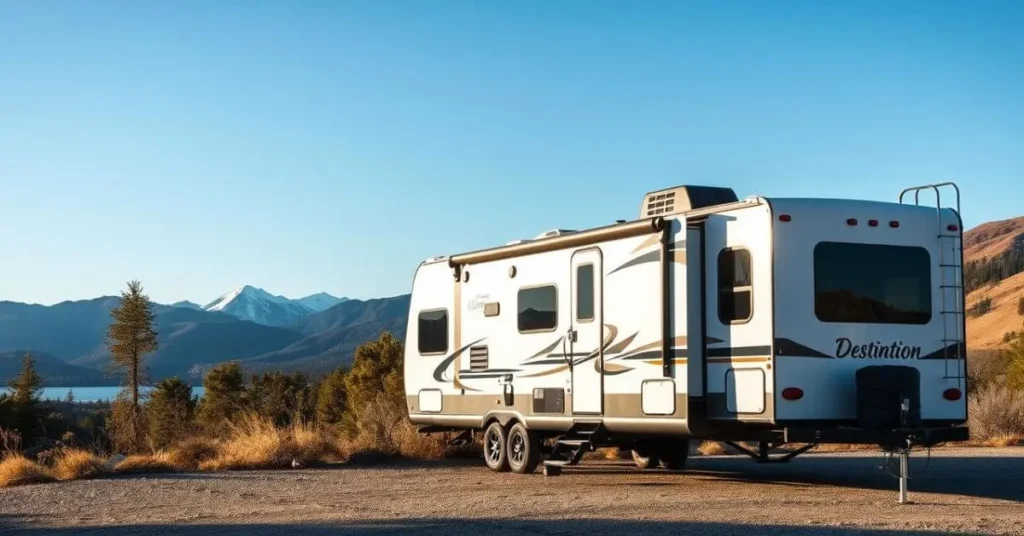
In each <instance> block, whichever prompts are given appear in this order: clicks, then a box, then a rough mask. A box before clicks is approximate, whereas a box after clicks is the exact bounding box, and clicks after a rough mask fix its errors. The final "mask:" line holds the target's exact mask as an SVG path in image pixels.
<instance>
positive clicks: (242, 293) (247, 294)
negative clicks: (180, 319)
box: [203, 285, 291, 311]
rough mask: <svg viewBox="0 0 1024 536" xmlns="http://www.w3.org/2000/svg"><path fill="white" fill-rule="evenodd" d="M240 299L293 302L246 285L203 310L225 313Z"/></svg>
mask: <svg viewBox="0 0 1024 536" xmlns="http://www.w3.org/2000/svg"><path fill="white" fill-rule="evenodd" d="M240 297H242V298H248V299H253V300H259V301H268V302H271V303H290V302H291V300H289V299H288V298H285V297H284V296H275V295H273V294H271V293H269V292H267V291H265V290H263V289H261V288H257V287H254V286H252V285H245V286H241V287H238V288H236V289H235V290H232V291H231V292H228V293H227V294H225V295H223V296H221V297H219V298H217V299H216V300H214V301H212V302H211V303H209V304H207V305H206V307H203V309H206V310H207V311H223V310H224V308H226V307H227V306H228V305H230V304H231V303H232V302H233V301H235V300H237V299H238V298H240Z"/></svg>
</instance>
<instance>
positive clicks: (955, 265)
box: [939, 264, 963, 268]
mask: <svg viewBox="0 0 1024 536" xmlns="http://www.w3.org/2000/svg"><path fill="white" fill-rule="evenodd" d="M962 267H963V265H961V264H940V265H939V268H962Z"/></svg>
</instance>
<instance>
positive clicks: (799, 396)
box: [404, 183, 968, 474]
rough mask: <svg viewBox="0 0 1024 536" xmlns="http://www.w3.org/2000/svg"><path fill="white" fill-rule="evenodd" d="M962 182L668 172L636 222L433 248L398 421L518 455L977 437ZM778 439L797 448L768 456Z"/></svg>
mask: <svg viewBox="0 0 1024 536" xmlns="http://www.w3.org/2000/svg"><path fill="white" fill-rule="evenodd" d="M950 187H951V188H952V189H953V191H954V192H955V208H953V207H949V208H946V207H944V206H943V203H942V202H941V193H942V192H948V191H949V190H948V189H949V188H950ZM923 194H924V198H925V199H926V200H931V199H933V198H934V201H935V205H930V204H929V205H927V206H925V204H924V203H923V202H922V195H923ZM959 198H960V192H959V188H957V187H956V185H955V184H952V183H943V184H938V185H928V186H922V187H917V188H911V189H908V190H904V192H902V193H901V194H900V196H899V199H898V200H897V201H896V202H892V203H888V202H877V201H862V200H846V199H803V198H769V197H748V198H746V199H742V200H740V199H738V198H737V196H736V194H735V193H734V192H733V190H732V189H729V188H720V187H709V186H679V187H675V188H669V189H665V190H660V191H655V192H651V193H648V194H646V195H645V196H644V198H643V201H642V203H641V204H640V214H639V218H638V219H636V220H633V221H622V220H619V221H617V222H616V223H613V224H610V225H608V226H603V227H598V228H594V229H587V230H575V231H574V230H562V229H558V230H552V231H548V232H545V233H543V234H540V235H539V236H537V237H536V238H533V239H528V240H518V241H513V242H509V243H507V244H505V245H502V246H498V247H494V248H491V249H485V250H481V251H474V252H469V253H462V254H458V255H450V256H441V257H435V258H431V259H428V260H426V261H424V262H423V263H422V264H420V265H419V267H418V268H417V270H416V273H415V276H414V282H413V289H412V298H411V306H410V313H409V320H408V329H407V332H406V333H407V335H406V349H405V365H404V366H405V371H404V372H405V379H404V381H405V392H406V396H407V402H408V413H409V419H410V420H411V422H412V423H414V424H416V425H422V429H421V430H422V431H423V432H440V431H447V432H451V431H463V432H464V435H463V437H464V438H468V437H471V435H472V434H475V433H482V434H483V445H484V460H485V463H486V465H487V466H488V467H489V468H490V469H492V470H495V471H505V470H511V471H514V472H517V473H529V472H532V471H534V470H535V469H536V467H537V466H538V464H540V463H541V462H543V465H544V472H545V474H557V473H558V472H559V471H560V469H561V468H562V467H564V466H566V465H573V464H575V463H577V462H578V461H579V460H580V459H581V456H582V454H583V453H584V452H585V451H587V450H592V449H594V448H597V447H603V446H617V447H620V448H624V449H628V450H631V451H633V456H634V459H635V460H636V463H637V464H638V465H640V466H641V467H645V468H646V467H654V466H660V467H663V468H668V469H678V468H681V467H682V466H683V465H684V463H685V462H686V458H687V453H688V446H689V442H690V441H691V440H697V439H714V440H721V441H727V442H730V443H731V444H733V445H735V446H736V447H737V448H741V449H743V450H744V452H747V453H749V454H750V455H751V456H753V457H754V458H756V459H758V460H759V461H778V460H780V459H781V460H788V459H789V458H791V457H793V456H795V455H796V454H799V453H800V452H803V450H806V449H807V448H809V447H811V446H813V445H815V444H820V443H830V442H835V443H867V444H877V445H879V446H881V447H883V448H885V449H888V450H894V451H895V450H900V449H907V448H909V447H912V446H931V445H934V444H936V443H940V442H946V441H954V440H964V439H967V438H968V430H967V428H966V427H964V426H961V425H963V424H964V423H965V422H966V420H967V403H966V396H965V395H966V392H967V391H966V364H965V358H966V348H965V346H966V345H965V336H964V333H965V318H964V295H963V274H962V266H963V260H962V259H963V257H962V251H961V239H962V223H961V219H960V208H959ZM739 442H753V443H754V444H756V445H758V447H757V448H756V450H755V449H752V448H749V449H748V448H746V447H744V446H743V445H742V444H740V443H739ZM786 443H804V444H807V446H805V447H803V448H802V449H799V450H793V451H791V452H789V453H787V454H785V455H783V456H782V457H781V458H778V457H771V456H770V454H771V453H772V452H773V449H776V448H777V447H779V446H781V445H784V444H786ZM904 461H905V460H904Z"/></svg>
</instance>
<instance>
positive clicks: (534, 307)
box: [518, 285, 558, 332]
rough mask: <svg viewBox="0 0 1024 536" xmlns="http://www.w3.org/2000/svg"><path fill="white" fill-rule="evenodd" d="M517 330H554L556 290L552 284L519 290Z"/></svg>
mask: <svg viewBox="0 0 1024 536" xmlns="http://www.w3.org/2000/svg"><path fill="white" fill-rule="evenodd" d="M518 323H519V331H521V332H527V331H554V330H555V327H556V326H557V325H558V291H557V290H556V289H555V286H554V285H546V286H543V287H533V288H524V289H520V290H519V318H518Z"/></svg>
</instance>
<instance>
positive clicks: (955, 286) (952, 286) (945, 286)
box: [939, 285, 964, 288]
mask: <svg viewBox="0 0 1024 536" xmlns="http://www.w3.org/2000/svg"><path fill="white" fill-rule="evenodd" d="M939 288H964V286H963V285H939Z"/></svg>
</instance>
